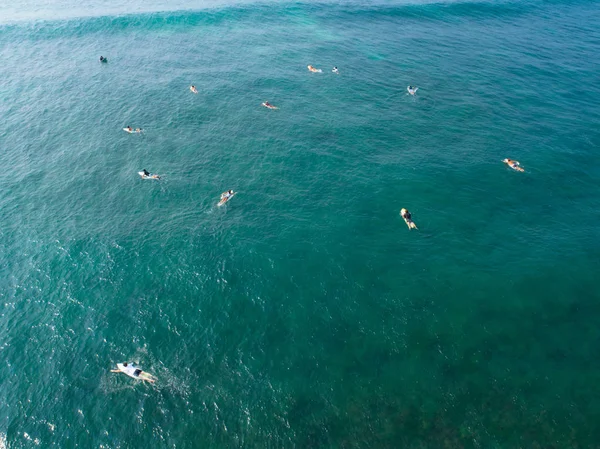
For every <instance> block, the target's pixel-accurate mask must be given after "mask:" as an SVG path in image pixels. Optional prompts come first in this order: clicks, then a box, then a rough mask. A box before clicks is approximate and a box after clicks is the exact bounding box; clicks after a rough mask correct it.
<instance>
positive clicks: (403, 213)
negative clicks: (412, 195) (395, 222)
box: [400, 208, 417, 229]
mask: <svg viewBox="0 0 600 449" xmlns="http://www.w3.org/2000/svg"><path fill="white" fill-rule="evenodd" d="M400 216H401V217H402V218H403V219H404V222H405V223H406V226H408V229H417V225H416V224H415V223H414V221H412V215H411V214H410V212H409V211H408V210H406V209H404V208H402V209H401V210H400Z"/></svg>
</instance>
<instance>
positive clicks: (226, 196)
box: [217, 190, 235, 207]
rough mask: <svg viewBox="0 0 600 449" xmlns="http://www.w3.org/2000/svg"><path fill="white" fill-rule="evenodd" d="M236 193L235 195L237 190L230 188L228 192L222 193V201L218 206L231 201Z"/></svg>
mask: <svg viewBox="0 0 600 449" xmlns="http://www.w3.org/2000/svg"><path fill="white" fill-rule="evenodd" d="M234 195H235V192H234V191H233V190H228V191H227V192H223V193H221V201H219V203H218V204H217V206H219V207H220V206H222V205H223V204H225V203H226V202H227V201H229V200H230V199H231V198H233V196H234Z"/></svg>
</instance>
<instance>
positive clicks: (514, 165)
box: [502, 159, 525, 171]
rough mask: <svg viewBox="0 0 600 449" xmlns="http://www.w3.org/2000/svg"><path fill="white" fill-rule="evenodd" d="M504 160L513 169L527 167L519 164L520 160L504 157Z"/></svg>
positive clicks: (520, 169)
mask: <svg viewBox="0 0 600 449" xmlns="http://www.w3.org/2000/svg"><path fill="white" fill-rule="evenodd" d="M502 162H504V163H505V164H506V165H508V166H509V167H510V168H512V169H513V170H517V171H525V169H524V168H523V167H521V164H519V161H513V160H512V159H504V160H503V161H502Z"/></svg>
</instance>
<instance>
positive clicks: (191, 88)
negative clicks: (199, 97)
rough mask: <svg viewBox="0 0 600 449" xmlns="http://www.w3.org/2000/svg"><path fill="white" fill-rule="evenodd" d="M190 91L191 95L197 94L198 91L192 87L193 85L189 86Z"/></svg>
mask: <svg viewBox="0 0 600 449" xmlns="http://www.w3.org/2000/svg"><path fill="white" fill-rule="evenodd" d="M190 90H191V91H192V92H193V93H195V94H197V93H198V89H196V86H194V85H191V86H190Z"/></svg>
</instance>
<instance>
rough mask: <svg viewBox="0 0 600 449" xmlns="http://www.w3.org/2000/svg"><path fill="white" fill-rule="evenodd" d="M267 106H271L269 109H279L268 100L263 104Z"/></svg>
mask: <svg viewBox="0 0 600 449" xmlns="http://www.w3.org/2000/svg"><path fill="white" fill-rule="evenodd" d="M262 105H263V106H264V107H265V108H269V109H277V106H273V105H272V104H271V103H269V102H268V101H265V102H264V103H263V104H262Z"/></svg>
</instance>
